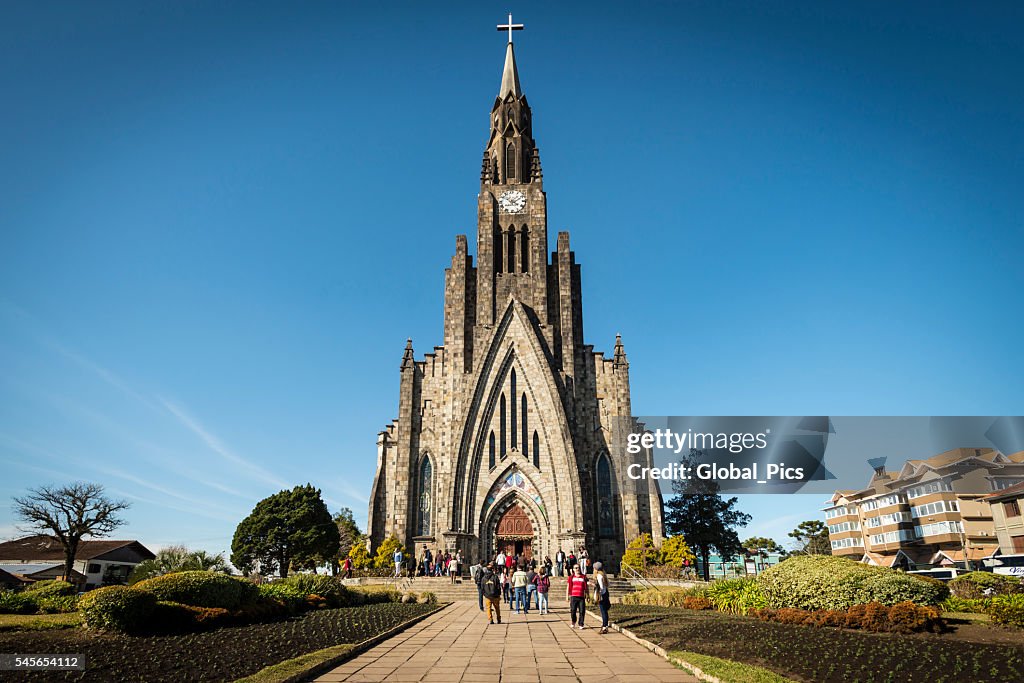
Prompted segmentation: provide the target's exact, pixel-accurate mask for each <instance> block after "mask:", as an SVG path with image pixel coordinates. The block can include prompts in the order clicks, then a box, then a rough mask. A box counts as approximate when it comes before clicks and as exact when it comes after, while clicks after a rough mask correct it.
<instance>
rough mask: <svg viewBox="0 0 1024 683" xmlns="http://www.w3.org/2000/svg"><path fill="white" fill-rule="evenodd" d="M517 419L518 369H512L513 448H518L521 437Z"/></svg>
mask: <svg viewBox="0 0 1024 683" xmlns="http://www.w3.org/2000/svg"><path fill="white" fill-rule="evenodd" d="M516 417H517V415H516V369H515V368H512V429H511V430H510V431H509V434H510V435H511V437H512V438H511V441H512V448H516V444H517V443H518V437H519V430H518V426H519V425H518V423H517V421H516Z"/></svg>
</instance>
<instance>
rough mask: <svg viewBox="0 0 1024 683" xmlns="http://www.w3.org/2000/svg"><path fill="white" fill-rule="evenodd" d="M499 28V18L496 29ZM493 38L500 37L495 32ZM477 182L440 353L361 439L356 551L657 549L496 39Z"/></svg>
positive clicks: (620, 354)
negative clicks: (470, 237) (367, 450)
mask: <svg viewBox="0 0 1024 683" xmlns="http://www.w3.org/2000/svg"><path fill="white" fill-rule="evenodd" d="M510 24H511V22H510ZM499 28H507V27H499ZM509 38H510V40H509V43H508V46H507V48H506V52H505V65H504V70H503V72H502V76H501V88H500V90H499V91H498V96H497V98H496V99H495V101H494V106H493V107H492V109H491V112H490V117H489V119H490V134H489V137H488V140H487V145H486V148H485V149H484V153H483V164H482V168H481V171H480V194H479V195H478V198H477V231H476V257H475V259H474V257H473V256H471V255H470V254H469V248H468V243H467V239H466V236H465V235H457V236H456V238H455V255H454V256H453V257H452V261H451V267H449V268H447V269H446V270H445V285H444V286H445V290H444V345H443V346H435V347H434V349H433V351H432V352H430V353H427V354H425V355H424V358H423V360H416V357H415V354H414V351H413V345H412V340H409V341H408V342H407V343H406V346H405V353H404V354H403V356H402V363H401V382H400V390H399V401H398V418H397V419H395V420H394V421H393V422H391V423H390V424H389V425H387V426H386V427H385V429H384V431H382V432H380V434H379V436H378V438H377V474H376V476H375V477H374V481H373V491H372V494H371V496H370V504H369V527H370V543H371V549H372V550H374V551H375V550H376V548H377V547H378V545H379V544H380V543H381V542H382V541H383V540H384V539H385V538H387V537H388V536H390V535H392V534H393V535H395V536H397V537H398V539H399V540H400V541H402V542H403V543H404V544H405V546H406V547H407V548H410V549H412V548H415V552H416V554H417V555H419V553H420V552H421V551H422V547H423V545H424V544H426V545H428V546H429V547H430V548H431V550H435V549H437V548H440V549H442V550H443V549H451V550H452V551H454V550H455V549H459V550H461V551H462V553H463V554H464V556H467V557H469V558H471V559H473V560H476V559H478V558H481V557H486V556H492V557H493V554H494V553H495V552H496V551H497V550H498V549H499V548H500V549H503V550H505V551H506V552H509V551H512V552H518V553H522V554H525V555H527V556H532V557H538V558H543V557H544V556H550V557H552V558H554V555H555V553H556V551H557V550H558V549H559V548H561V549H563V550H565V551H566V552H567V553H568V552H569V551H570V550H577V551H578V550H579V548H582V547H586V548H587V550H588V552H589V554H590V557H591V558H592V560H597V559H601V560H603V561H605V563H606V564H608V565H609V568H611V569H617V567H618V560H619V558H620V557H621V555H622V552H623V550H624V548H625V545H626V544H627V543H628V542H629V541H630V540H632V539H633V538H635V537H636V536H638V535H639V534H641V533H644V532H647V533H650V534H652V535H653V536H654V538H655V542H656V543H660V541H661V538H662V537H663V529H662V500H661V494H660V492H659V490H658V487H657V485H656V483H655V482H653V481H650V480H646V479H644V480H632V479H629V478H628V477H627V476H626V467H627V466H628V465H629V464H630V463H631V462H640V464H644V465H647V466H650V458H651V456H650V453H642V454H641V455H639V456H628V455H627V454H626V451H625V435H626V434H625V433H626V432H627V431H628V430H629V429H631V428H632V427H633V425H634V423H633V421H632V418H631V417H630V415H631V412H630V396H629V363H628V361H627V360H626V352H625V349H624V347H623V344H622V340H621V338H620V337H618V336H616V338H615V347H614V350H613V352H612V354H611V356H610V357H605V355H604V353H602V352H599V351H595V350H594V348H593V346H591V345H588V344H586V343H585V341H584V336H583V302H582V295H581V292H582V286H581V279H580V266H579V264H577V263H576V259H575V255H574V253H573V252H572V251H571V250H570V248H569V233H568V232H560V233H558V238H557V241H556V248H555V251H554V252H552V253H551V257H550V260H549V258H548V226H547V195H545V193H544V182H543V174H542V173H541V163H540V153H539V151H538V149H537V144H536V141H535V140H534V137H533V114H532V112H531V110H530V106H529V104H528V103H527V100H526V96H525V95H524V94H523V91H522V89H521V87H520V83H519V73H518V70H517V68H516V59H515V52H514V50H513V45H512V41H511V29H510V31H509Z"/></svg>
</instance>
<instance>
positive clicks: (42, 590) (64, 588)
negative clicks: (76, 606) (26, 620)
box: [25, 579, 78, 598]
mask: <svg viewBox="0 0 1024 683" xmlns="http://www.w3.org/2000/svg"><path fill="white" fill-rule="evenodd" d="M25 592H26V593H31V594H32V595H33V596H35V597H37V598H59V597H63V596H68V595H75V594H77V593H78V590H77V589H76V588H75V587H74V586H73V585H72V584H70V583H68V582H67V581H61V580H60V579H46V580H44V581H36V582H35V583H33V584H31V585H30V586H28V587H27V588H26V589H25Z"/></svg>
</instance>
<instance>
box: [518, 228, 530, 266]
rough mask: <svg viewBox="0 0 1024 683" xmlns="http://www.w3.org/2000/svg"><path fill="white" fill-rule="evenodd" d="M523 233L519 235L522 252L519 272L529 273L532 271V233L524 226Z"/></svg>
mask: <svg viewBox="0 0 1024 683" xmlns="http://www.w3.org/2000/svg"><path fill="white" fill-rule="evenodd" d="M522 232H523V234H522V235H521V236H520V237H519V250H520V252H521V254H520V256H519V272H521V273H529V272H530V233H529V231H528V230H527V229H526V226H525V225H524V226H523V231H522Z"/></svg>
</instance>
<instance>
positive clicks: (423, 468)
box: [416, 456, 434, 536]
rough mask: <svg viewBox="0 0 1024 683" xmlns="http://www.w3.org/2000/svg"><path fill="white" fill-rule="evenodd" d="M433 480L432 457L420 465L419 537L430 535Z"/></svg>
mask: <svg viewBox="0 0 1024 683" xmlns="http://www.w3.org/2000/svg"><path fill="white" fill-rule="evenodd" d="M433 479H434V468H433V467H432V466H431V464H430V456H425V457H424V458H423V463H422V464H420V482H419V484H420V485H419V496H418V500H419V521H418V523H417V525H416V534H417V535H418V536H429V535H430V511H431V508H432V506H433V500H432V498H433V497H432V495H431V492H432V491H433V489H432V488H431V483H432V482H433Z"/></svg>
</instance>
